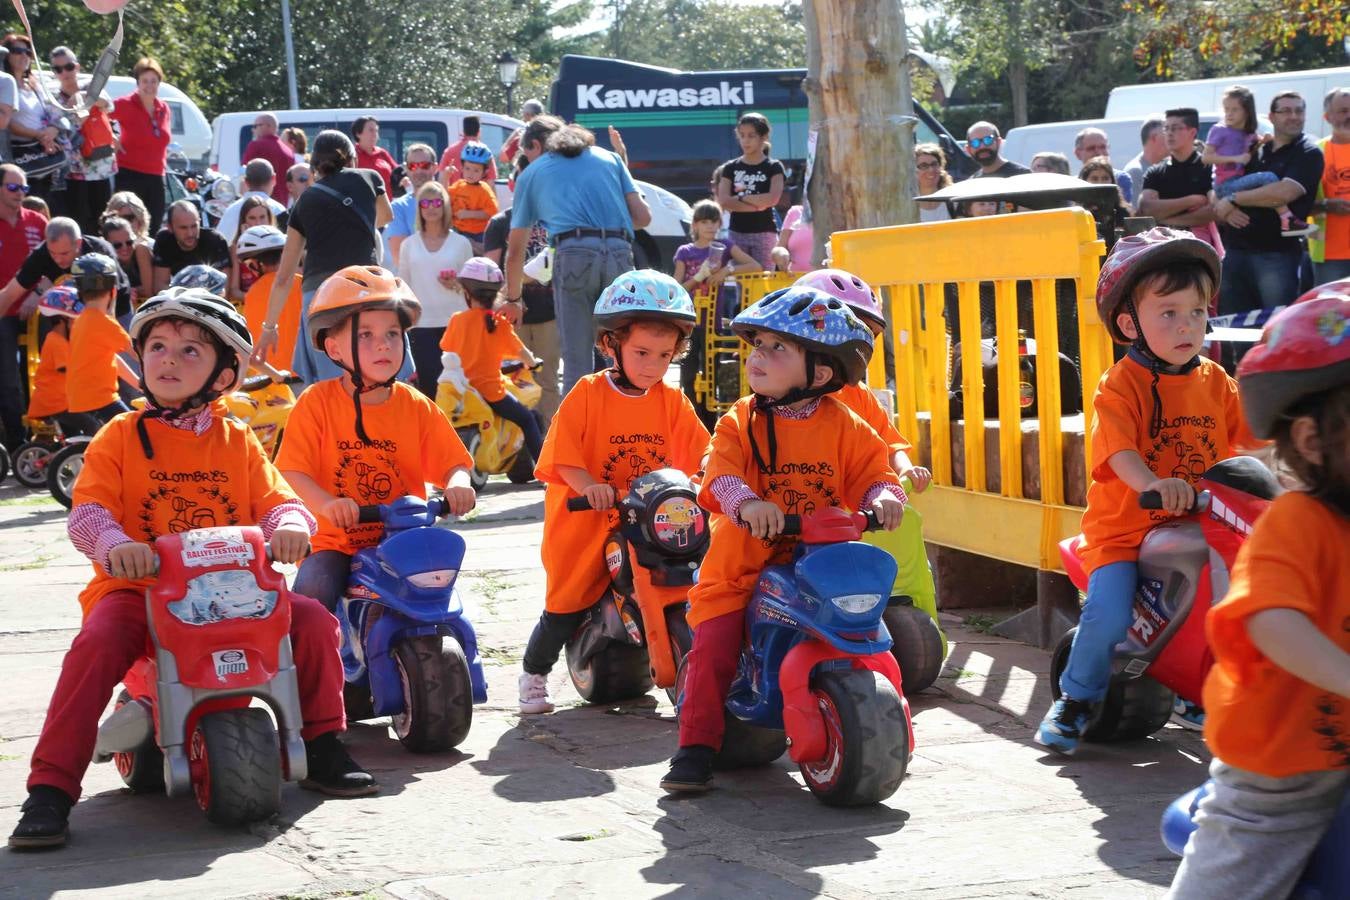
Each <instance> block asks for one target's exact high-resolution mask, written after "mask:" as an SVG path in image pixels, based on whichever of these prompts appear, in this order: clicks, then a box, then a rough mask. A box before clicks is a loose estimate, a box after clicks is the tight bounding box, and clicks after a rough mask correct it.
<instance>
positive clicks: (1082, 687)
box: [1059, 560, 1139, 703]
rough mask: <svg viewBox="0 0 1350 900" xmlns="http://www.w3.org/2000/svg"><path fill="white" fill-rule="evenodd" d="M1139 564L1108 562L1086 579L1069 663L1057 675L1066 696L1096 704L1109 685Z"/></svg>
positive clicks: (1130, 612) (1127, 627)
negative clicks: (1081, 611)
mask: <svg viewBox="0 0 1350 900" xmlns="http://www.w3.org/2000/svg"><path fill="white" fill-rule="evenodd" d="M1138 582H1139V564H1138V563H1136V562H1132V561H1128V560H1127V561H1123V562H1114V563H1108V564H1107V565H1104V566H1102V567H1101V568H1100V569H1096V570H1095V571H1093V573H1092V574H1091V575H1089V576H1088V589H1087V600H1086V601H1085V602H1084V603H1083V615H1082V618H1080V619H1079V620H1078V633H1077V634H1076V635H1074V639H1073V649H1072V650H1070V651H1069V663H1068V665H1067V666H1065V667H1064V674H1063V675H1061V676H1059V690H1060V693H1061V694H1063V695H1064V696H1065V697H1072V698H1073V699H1074V700H1087V701H1090V702H1092V703H1096V702H1097V701H1099V700H1101V699H1102V697H1103V696H1104V695H1105V694H1106V688H1107V685H1108V684H1110V682H1111V657H1112V656H1114V655H1115V649H1116V644H1119V643H1120V642H1121V641H1123V640H1125V633H1126V632H1127V631H1129V630H1130V624H1131V623H1132V622H1134V589H1135V586H1136V585H1137V584H1138Z"/></svg>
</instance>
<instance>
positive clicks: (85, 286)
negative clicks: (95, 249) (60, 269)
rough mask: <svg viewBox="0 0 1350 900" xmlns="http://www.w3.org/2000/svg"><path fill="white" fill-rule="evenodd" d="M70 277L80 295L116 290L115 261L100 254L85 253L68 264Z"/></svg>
mask: <svg viewBox="0 0 1350 900" xmlns="http://www.w3.org/2000/svg"><path fill="white" fill-rule="evenodd" d="M70 275H71V278H73V279H74V281H75V287H76V289H78V290H79V292H80V293H81V294H101V293H103V292H104V291H113V290H116V289H117V261H116V260H114V259H113V258H112V257H110V256H105V255H104V254H102V253H86V254H84V255H83V256H80V257H76V259H75V261H74V262H73V263H71V264H70Z"/></svg>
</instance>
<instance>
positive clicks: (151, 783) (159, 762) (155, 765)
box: [112, 690, 164, 794]
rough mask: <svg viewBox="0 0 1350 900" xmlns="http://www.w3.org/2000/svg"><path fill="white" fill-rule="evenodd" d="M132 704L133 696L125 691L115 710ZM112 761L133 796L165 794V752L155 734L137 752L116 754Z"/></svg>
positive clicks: (130, 751) (120, 696)
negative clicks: (160, 747)
mask: <svg viewBox="0 0 1350 900" xmlns="http://www.w3.org/2000/svg"><path fill="white" fill-rule="evenodd" d="M130 702H131V694H129V693H127V692H126V691H125V690H124V691H122V692H121V693H120V694H118V695H117V705H116V706H114V707H113V708H114V709H121V708H122V707H124V706H126V705H127V704H128V703H130ZM112 761H113V765H114V766H116V767H117V774H118V775H121V776H122V783H123V784H125V785H126V786H127V788H128V789H130V791H131V792H132V793H133V794H160V793H163V792H164V752H163V751H162V750H160V749H159V745H157V744H156V743H155V736H154V735H153V734H152V735H151V736H150V737H148V738H146V739H145V740H144V741H143V742H141V745H140V746H139V747H137V748H136V749H135V750H129V751H127V752H126V753H114V754H113V755H112Z"/></svg>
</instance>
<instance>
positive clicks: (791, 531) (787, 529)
mask: <svg viewBox="0 0 1350 900" xmlns="http://www.w3.org/2000/svg"><path fill="white" fill-rule="evenodd" d="M861 512H862V515H863V517H864V518H866V519H867V524H866V525H865V526H864V527H863V531H882V530H883V528H882V525H881V520H880V519H878V518H877V512H876V510H874V509H865V510H861ZM804 518H806V517H805V516H793V515H786V516H783V530H782V532H781V533H782V534H783V535H786V536H787V537H796V536H798V535H800V534H801V533H802V520H803V519H804Z"/></svg>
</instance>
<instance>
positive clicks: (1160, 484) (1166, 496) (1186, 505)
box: [1144, 478, 1195, 516]
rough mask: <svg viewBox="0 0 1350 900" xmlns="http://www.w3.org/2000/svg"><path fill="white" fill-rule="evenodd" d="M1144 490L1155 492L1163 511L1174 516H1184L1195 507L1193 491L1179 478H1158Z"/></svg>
mask: <svg viewBox="0 0 1350 900" xmlns="http://www.w3.org/2000/svg"><path fill="white" fill-rule="evenodd" d="M1144 490H1146V491H1157V492H1158V494H1159V495H1160V496H1161V497H1162V508H1163V510H1164V511H1165V512H1167V513H1169V514H1171V515H1174V516H1184V515H1186V513H1188V512H1190V511H1191V507H1192V506H1194V505H1195V490H1194V489H1193V488H1192V487H1191V486H1190V485H1189V484H1187V483H1186V482H1185V480H1183V479H1181V478H1159V479H1158V480H1157V481H1155V482H1153V483H1152V484H1150V485H1149V486H1148V487H1146V488H1144Z"/></svg>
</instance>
